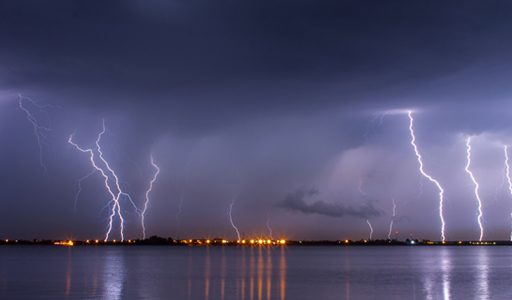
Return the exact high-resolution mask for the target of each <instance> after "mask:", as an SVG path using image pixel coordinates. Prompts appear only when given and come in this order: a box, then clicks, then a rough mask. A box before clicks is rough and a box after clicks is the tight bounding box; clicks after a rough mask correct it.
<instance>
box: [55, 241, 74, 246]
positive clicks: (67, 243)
mask: <svg viewBox="0 0 512 300" xmlns="http://www.w3.org/2000/svg"><path fill="white" fill-rule="evenodd" d="M53 244H54V245H59V246H68V247H71V246H74V245H75V243H73V241H71V240H70V241H59V242H54V243H53Z"/></svg>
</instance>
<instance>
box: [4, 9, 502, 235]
mask: <svg viewBox="0 0 512 300" xmlns="http://www.w3.org/2000/svg"><path fill="white" fill-rule="evenodd" d="M101 2H102V3H97V4H96V2H94V1H85V0H80V1H52V2H51V3H49V2H48V1H36V0H34V1H23V0H22V1H3V2H1V3H0V41H1V43H0V45H1V46H0V66H1V68H0V138H1V139H0V141H1V143H0V145H1V147H0V238H20V239H21V238H25V239H32V238H77V239H85V238H103V237H104V235H105V231H106V228H107V223H108V215H109V212H110V208H109V195H108V194H107V193H106V191H105V188H104V186H103V180H102V177H101V176H100V175H99V174H98V173H95V174H93V175H92V176H90V177H89V178H87V179H86V180H84V181H83V182H82V191H81V193H80V195H79V197H78V201H77V202H76V203H75V195H76V193H77V189H78V179H80V178H81V177H83V176H85V175H87V174H89V173H90V172H91V171H92V170H93V168H92V167H91V164H90V162H89V157H88V155H87V154H84V153H81V152H79V151H77V150H76V149H75V148H73V146H71V145H70V144H69V143H68V137H69V136H70V135H71V134H73V133H74V141H75V142H76V143H78V144H79V145H80V146H83V147H94V146H95V145H94V142H95V140H96V136H97V134H98V133H99V132H100V131H101V128H102V119H104V120H105V126H106V133H105V134H104V135H103V138H102V141H101V145H102V147H103V150H104V156H105V158H106V159H107V160H108V161H109V163H110V164H111V166H112V168H113V169H114V170H115V171H116V172H117V173H118V175H119V179H120V184H121V186H122V188H123V190H124V191H125V192H127V193H129V194H130V195H131V196H132V198H133V201H134V202H135V204H136V205H137V206H139V207H141V206H142V205H143V202H144V193H145V191H146V189H147V188H148V185H149V181H150V179H151V177H152V175H153V172H154V170H153V168H152V167H151V164H150V155H151V154H153V157H154V159H155V162H156V163H157V164H158V165H159V166H160V168H161V172H160V174H159V177H158V178H157V181H156V182H155V184H154V189H153V192H152V193H151V202H150V203H149V206H148V210H147V213H146V228H147V232H148V235H153V234H157V235H160V236H165V237H167V236H172V237H225V238H230V239H234V238H236V233H235V231H234V229H233V228H232V227H231V225H230V222H229V216H228V212H229V208H230V203H231V201H233V200H234V201H235V204H234V205H233V211H232V213H233V214H232V216H233V221H234V222H235V224H236V225H238V228H239V229H240V231H241V233H242V235H243V236H245V237H249V236H262V235H267V233H268V231H267V225H270V226H271V227H272V229H273V232H274V235H275V237H278V236H283V237H286V238H290V239H345V238H350V239H360V238H366V237H367V236H368V233H369V228H368V225H367V223H366V220H367V219H368V220H369V221H370V222H371V223H372V225H373V228H374V230H375V232H374V238H385V237H386V236H387V233H388V228H389V223H390V220H391V216H392V208H393V205H392V203H393V200H392V199H393V198H394V199H395V202H396V205H397V208H396V217H395V221H394V226H395V231H396V232H394V233H393V237H397V238H401V239H404V238H407V237H409V236H413V237H417V238H428V239H436V240H437V239H439V238H440V237H439V236H440V220H439V215H438V214H439V211H438V198H437V189H436V187H435V186H434V185H433V184H432V183H431V182H429V181H428V180H426V179H425V178H423V177H422V176H421V174H420V173H419V170H418V161H417V160H416V157H415V155H414V151H413V149H412V147H411V145H410V136H409V129H408V126H409V119H408V117H407V114H404V113H403V112H404V111H406V110H409V109H410V110H413V111H414V118H415V124H414V126H415V129H416V135H417V144H418V146H419V148H420V150H421V152H422V155H423V162H424V164H425V170H426V171H427V172H429V174H431V175H432V176H433V177H435V178H436V179H438V180H439V182H440V183H441V185H442V186H443V188H444V190H445V196H446V199H445V206H444V215H445V220H446V236H447V239H448V240H457V239H477V238H478V235H479V229H478V225H477V222H476V220H477V219H476V216H477V201H476V198H475V196H474V194H473V188H474V186H473V184H472V181H471V180H470V178H469V176H468V174H467V173H466V172H465V171H464V168H465V164H466V148H465V139H466V137H467V136H469V135H471V136H473V138H472V146H473V153H472V154H473V157H472V158H473V164H472V170H473V172H474V175H475V177H476V179H477V180H478V181H479V183H480V195H481V197H482V201H483V207H482V210H483V224H484V228H485V239H503V240H505V239H509V238H510V231H511V222H512V220H511V217H510V216H511V215H510V213H511V212H512V196H510V194H509V192H508V186H507V182H506V179H505V166H504V151H503V145H505V144H508V143H512V118H511V117H512V102H511V101H510V99H511V96H512V85H511V82H510V78H512V39H511V38H510V37H511V36H512V3H510V2H508V1H471V0H470V1H464V2H463V3H462V2H460V1H360V0H358V1H340V0H336V1H313V0H307V1H306V0H282V1H266V0H258V1H252V0H248V1H227V0H218V1H206V0H186V1H185V0H183V1H182V0H171V1H165V0H149V1H148V0H128V1H101ZM19 94H21V95H22V96H23V97H29V98H30V99H32V100H33V101H35V102H36V103H37V104H38V105H41V106H42V107H41V109H40V108H38V107H37V106H35V105H34V104H31V102H30V101H28V99H27V98H22V99H24V100H25V101H24V102H23V103H24V104H25V105H26V107H27V108H28V109H29V110H30V112H31V113H33V114H34V118H35V120H37V122H38V124H40V126H42V127H48V129H50V130H45V129H43V130H42V133H43V134H44V136H43V137H42V138H41V145H42V147H41V149H42V158H43V159H42V160H43V165H44V167H43V166H41V165H40V161H39V155H40V154H39V148H38V144H37V139H36V136H35V135H34V131H33V127H32V124H31V123H30V120H28V119H27V116H26V114H25V113H24V111H23V110H21V109H20V107H19V106H18V95H19ZM511 154H512V149H511ZM45 167H46V170H45ZM180 201H182V206H181V214H179V215H178V212H179V211H180ZM121 205H122V208H123V215H124V217H125V219H126V224H125V225H126V231H125V235H126V237H127V238H139V237H141V226H140V218H139V216H138V215H137V213H136V212H135V211H134V209H133V207H132V206H130V204H129V202H128V201H127V200H126V199H121ZM114 225H115V226H114V229H113V234H112V238H119V230H118V223H117V222H116V223H115V224H114Z"/></svg>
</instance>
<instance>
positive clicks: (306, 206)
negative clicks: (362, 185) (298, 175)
mask: <svg viewBox="0 0 512 300" xmlns="http://www.w3.org/2000/svg"><path fill="white" fill-rule="evenodd" d="M316 195H318V190H316V189H310V190H298V191H296V192H294V193H291V194H289V195H288V196H287V197H286V199H285V200H284V201H283V202H282V203H280V204H278V206H279V207H282V208H284V209H286V210H289V211H294V212H301V213H303V214H318V215H323V216H328V217H333V218H341V217H346V216H348V217H356V218H361V219H367V218H370V217H378V216H380V215H381V213H380V212H379V211H378V210H377V209H376V208H375V207H373V206H372V204H371V203H366V204H364V205H362V206H360V207H358V208H354V207H352V206H345V205H343V204H339V203H329V202H325V201H322V200H314V201H307V199H310V198H312V197H314V196H316Z"/></svg>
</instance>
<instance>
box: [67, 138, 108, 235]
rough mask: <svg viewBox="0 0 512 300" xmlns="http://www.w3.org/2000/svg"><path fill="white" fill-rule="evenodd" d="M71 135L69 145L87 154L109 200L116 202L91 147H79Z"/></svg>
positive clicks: (106, 177) (106, 176) (105, 175)
mask: <svg viewBox="0 0 512 300" xmlns="http://www.w3.org/2000/svg"><path fill="white" fill-rule="evenodd" d="M73 137H74V135H73V134H72V135H70V136H69V139H68V143H70V144H71V145H73V146H74V147H75V148H76V149H77V150H78V151H81V152H83V153H88V154H89V160H90V162H91V165H92V166H93V168H94V169H96V170H97V171H98V172H100V174H101V176H102V177H103V179H104V184H105V189H106V190H107V192H108V194H109V195H110V198H111V202H114V203H115V202H116V194H115V193H114V192H113V191H112V189H111V188H110V185H109V183H108V182H109V178H108V175H107V174H106V173H105V171H104V170H103V169H102V168H100V167H99V166H98V165H97V164H96V162H95V160H94V156H95V155H94V150H93V149H91V148H88V149H85V148H82V147H80V146H79V145H78V144H76V143H75V142H73ZM110 227H112V218H111V219H110ZM107 240H108V234H107V237H106V238H105V242H106V241H107Z"/></svg>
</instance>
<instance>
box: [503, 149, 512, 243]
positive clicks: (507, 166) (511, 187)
mask: <svg viewBox="0 0 512 300" xmlns="http://www.w3.org/2000/svg"><path fill="white" fill-rule="evenodd" d="M503 151H504V152H505V176H506V178H507V183H508V191H509V193H510V195H511V196H512V178H511V176H510V160H509V156H508V145H505V146H503ZM510 216H511V217H512V213H511V214H510ZM510 240H511V241H512V232H511V233H510Z"/></svg>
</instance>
